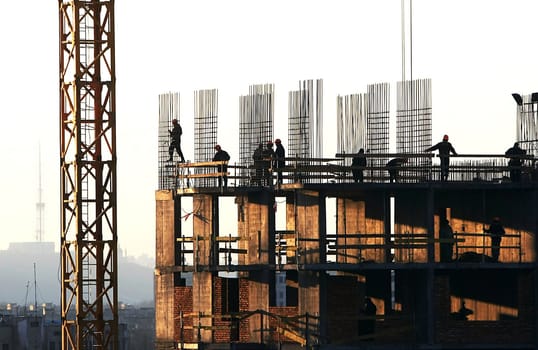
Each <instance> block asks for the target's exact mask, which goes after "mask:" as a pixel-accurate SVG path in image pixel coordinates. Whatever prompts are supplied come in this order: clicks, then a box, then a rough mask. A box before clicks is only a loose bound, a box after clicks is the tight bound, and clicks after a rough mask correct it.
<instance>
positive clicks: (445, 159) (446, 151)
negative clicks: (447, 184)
mask: <svg viewBox="0 0 538 350" xmlns="http://www.w3.org/2000/svg"><path fill="white" fill-rule="evenodd" d="M435 150H438V151H439V157H440V158H441V181H447V180H448V168H449V165H450V153H452V154H454V155H457V153H456V150H455V149H454V147H452V144H451V143H450V142H448V135H445V136H443V141H442V142H439V143H438V144H436V145H434V146H431V147H430V148H426V149H425V150H424V152H431V151H435Z"/></svg>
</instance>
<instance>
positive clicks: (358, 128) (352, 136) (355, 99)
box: [336, 94, 368, 165]
mask: <svg viewBox="0 0 538 350" xmlns="http://www.w3.org/2000/svg"><path fill="white" fill-rule="evenodd" d="M367 113H368V95H367V94H352V95H346V96H338V97H337V98H336V115H337V140H336V142H337V144H336V147H337V152H338V153H357V152H358V151H359V149H361V148H364V149H366V143H367ZM350 164H351V158H345V165H350Z"/></svg>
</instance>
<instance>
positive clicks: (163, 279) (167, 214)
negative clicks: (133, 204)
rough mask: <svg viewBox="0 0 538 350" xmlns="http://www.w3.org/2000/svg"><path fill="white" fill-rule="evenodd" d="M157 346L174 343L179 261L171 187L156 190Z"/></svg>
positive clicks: (169, 345) (166, 345)
mask: <svg viewBox="0 0 538 350" xmlns="http://www.w3.org/2000/svg"><path fill="white" fill-rule="evenodd" d="M155 224H156V225H155V236H156V240H155V243H156V245H155V348H156V349H169V348H171V347H173V344H174V326H175V320H174V306H175V302H174V274H173V273H172V272H170V270H169V268H171V267H173V266H174V264H175V254H174V247H175V235H174V199H173V194H172V192H171V191H157V192H156V193H155Z"/></svg>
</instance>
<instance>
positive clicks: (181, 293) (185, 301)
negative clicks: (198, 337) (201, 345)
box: [174, 287, 194, 343]
mask: <svg viewBox="0 0 538 350" xmlns="http://www.w3.org/2000/svg"><path fill="white" fill-rule="evenodd" d="M174 300H175V307H174V339H176V340H177V341H178V342H180V341H181V318H180V312H181V311H183V315H184V317H183V326H184V327H185V328H189V329H183V341H184V342H186V343H191V342H194V331H193V329H192V325H193V317H192V316H191V314H192V287H175V288H174Z"/></svg>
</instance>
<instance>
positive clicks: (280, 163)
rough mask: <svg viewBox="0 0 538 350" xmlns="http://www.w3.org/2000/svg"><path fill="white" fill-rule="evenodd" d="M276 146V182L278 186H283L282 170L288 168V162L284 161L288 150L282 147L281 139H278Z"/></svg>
mask: <svg viewBox="0 0 538 350" xmlns="http://www.w3.org/2000/svg"><path fill="white" fill-rule="evenodd" d="M275 144H276V150H275V158H276V161H275V165H276V182H277V183H278V184H282V182H283V181H282V170H280V169H282V168H284V167H285V166H286V161H285V160H284V158H285V157H286V150H285V149H284V146H282V141H280V139H276V140H275Z"/></svg>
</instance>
